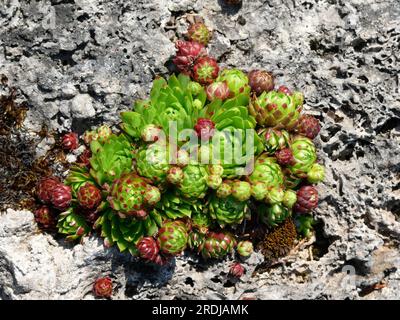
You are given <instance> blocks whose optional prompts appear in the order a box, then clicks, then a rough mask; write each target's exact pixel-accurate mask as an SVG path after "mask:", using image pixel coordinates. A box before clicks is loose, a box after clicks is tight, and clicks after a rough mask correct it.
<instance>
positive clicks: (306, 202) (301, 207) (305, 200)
mask: <svg viewBox="0 0 400 320" xmlns="http://www.w3.org/2000/svg"><path fill="white" fill-rule="evenodd" d="M317 205H318V191H317V189H315V188H314V187H313V186H303V187H301V188H300V189H299V190H298V191H297V201H296V204H295V205H294V210H295V211H296V212H300V213H307V212H310V211H311V210H312V209H315V208H316V207H317Z"/></svg>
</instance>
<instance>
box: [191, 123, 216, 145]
mask: <svg viewBox="0 0 400 320" xmlns="http://www.w3.org/2000/svg"><path fill="white" fill-rule="evenodd" d="M194 130H195V131H196V133H197V136H198V137H199V138H200V139H201V140H203V141H206V140H209V139H210V138H211V137H212V136H213V135H214V132H215V124H214V122H212V120H211V119H207V118H200V119H198V120H197V123H196V125H195V126H194Z"/></svg>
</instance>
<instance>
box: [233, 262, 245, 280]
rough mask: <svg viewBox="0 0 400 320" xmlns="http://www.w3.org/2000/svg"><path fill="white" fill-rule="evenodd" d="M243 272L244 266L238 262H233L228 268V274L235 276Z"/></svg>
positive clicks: (238, 276)
mask: <svg viewBox="0 0 400 320" xmlns="http://www.w3.org/2000/svg"><path fill="white" fill-rule="evenodd" d="M244 272H245V269H244V267H243V266H242V265H241V264H240V263H239V262H235V263H234V264H232V266H231V267H230V269H229V275H230V276H232V277H235V278H241V277H242V276H243V274H244Z"/></svg>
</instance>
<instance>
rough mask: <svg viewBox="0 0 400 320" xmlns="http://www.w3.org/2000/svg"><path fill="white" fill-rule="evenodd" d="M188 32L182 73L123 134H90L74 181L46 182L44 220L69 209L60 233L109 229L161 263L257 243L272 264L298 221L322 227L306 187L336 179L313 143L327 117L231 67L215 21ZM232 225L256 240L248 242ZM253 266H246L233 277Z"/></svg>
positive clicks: (179, 56)
mask: <svg viewBox="0 0 400 320" xmlns="http://www.w3.org/2000/svg"><path fill="white" fill-rule="evenodd" d="M227 2H232V3H233V2H238V1H227ZM189 20H194V21H196V20H198V19H189ZM189 20H188V21H189ZM187 37H188V39H190V41H177V42H176V48H177V53H176V56H175V58H174V59H173V62H174V63H175V65H176V67H177V69H178V70H179V71H180V72H181V73H180V74H177V75H171V76H169V78H168V79H164V78H161V77H156V78H155V80H154V81H153V85H152V88H151V91H150V96H149V97H148V98H147V99H144V100H137V101H136V102H135V103H134V106H133V109H132V110H129V111H125V112H122V113H121V119H122V123H121V124H120V128H121V129H122V131H121V132H118V133H113V132H112V130H111V128H110V127H109V126H107V125H103V126H100V127H98V128H96V129H93V130H91V131H87V132H86V133H85V135H84V139H83V140H84V142H85V144H86V145H87V146H88V145H89V146H90V150H89V149H85V150H84V152H83V153H82V154H81V156H80V158H79V160H78V161H77V162H76V163H75V164H74V165H72V166H71V167H70V169H69V173H68V176H67V178H66V179H65V181H64V183H65V185H64V184H62V183H61V181H60V180H59V179H58V178H55V177H47V178H44V179H42V180H41V181H40V182H39V184H38V186H37V190H36V192H37V198H38V199H39V200H40V201H41V203H42V204H41V205H42V206H41V207H40V208H39V209H38V210H36V212H35V219H36V220H37V221H38V223H39V225H41V226H42V227H45V228H50V227H52V226H53V224H52V218H53V217H54V213H57V211H56V210H62V213H61V214H60V215H59V216H58V223H57V228H58V230H59V232H60V233H63V234H65V235H66V236H67V239H68V240H78V239H82V237H83V236H85V235H88V234H90V231H91V230H92V229H99V231H100V235H101V237H103V238H104V246H105V247H111V246H113V245H116V246H117V247H118V249H119V250H120V251H121V252H127V251H128V252H130V253H131V254H132V255H134V256H138V257H140V258H141V259H143V260H145V261H147V262H152V263H155V264H158V265H165V264H167V263H168V262H169V261H170V260H171V259H173V257H174V256H176V255H179V254H181V253H182V252H183V251H184V250H185V249H186V248H187V247H188V248H190V249H193V250H195V251H196V253H197V254H200V255H202V256H203V257H204V258H205V259H207V258H223V257H224V256H226V255H227V254H229V253H231V252H232V251H233V249H234V248H235V247H236V249H237V253H238V255H240V256H242V257H247V256H249V255H250V254H251V252H253V250H254V248H253V242H257V243H259V246H258V248H260V249H261V251H262V252H263V254H264V255H265V257H266V258H267V259H276V258H279V257H281V256H282V255H284V254H286V253H287V252H288V251H289V250H290V249H291V247H293V244H294V241H295V239H296V237H297V232H296V226H297V231H298V232H299V233H300V234H302V235H303V236H309V235H310V234H311V230H312V223H313V220H312V217H311V215H310V214H308V213H309V212H310V211H311V210H312V209H313V208H315V207H316V205H317V203H318V194H317V191H316V189H315V188H314V187H313V186H311V185H305V183H307V182H308V183H309V184H316V183H318V182H321V181H322V180H323V179H324V175H325V172H324V167H323V166H322V165H320V164H318V163H316V159H317V156H316V150H315V146H314V144H313V141H312V139H313V138H315V136H316V135H317V134H318V132H319V130H320V124H319V122H318V120H317V119H315V118H314V117H313V116H309V115H301V111H302V108H303V100H304V97H303V95H302V93H300V92H297V91H293V92H292V91H291V90H289V89H288V88H287V87H286V86H280V87H279V88H278V89H274V88H275V84H274V77H273V75H272V74H271V73H269V72H266V71H263V70H252V71H250V72H249V73H248V74H247V75H246V74H245V73H243V72H242V71H240V70H238V69H225V70H222V72H221V73H220V74H219V67H218V65H217V62H216V60H215V59H213V58H211V57H210V56H208V54H207V51H206V49H205V47H204V45H206V44H207V43H208V41H209V39H210V32H209V30H208V29H207V28H206V26H205V25H204V24H203V23H195V22H193V24H192V25H191V26H190V28H189V29H188V34H187ZM199 138H200V139H199ZM74 139H75V140H76V141H75V140H74ZM61 144H62V145H63V147H64V149H65V150H73V149H74V148H76V147H77V146H78V137H77V136H76V135H75V134H73V133H70V134H69V135H66V136H64V137H63V142H62V143H61ZM87 146H86V147H87ZM76 153H77V152H76ZM250 198H252V199H250ZM52 210H55V211H54V212H53V211H52ZM252 211H253V212H252ZM292 212H294V214H295V216H294V218H292V217H291V215H292ZM252 213H255V214H253V215H252ZM243 220H246V221H245V223H243ZM294 223H296V226H295V225H294ZM239 224H241V225H240V226H238V225H239ZM229 231H231V232H233V233H234V234H235V235H237V236H239V237H240V238H241V239H246V240H242V241H240V242H239V243H238V244H237V246H236V239H235V235H234V234H233V233H229ZM263 239H264V240H263ZM260 240H261V242H260ZM243 272H244V268H243V266H242V265H240V264H238V263H235V264H234V265H233V266H232V268H231V271H230V275H231V276H234V277H240V276H241V275H242V274H243ZM109 282H110V281H108V280H107V281H104V286H105V288H104V291H107V290H110V283H109ZM107 285H108V287H107ZM106 287H107V288H106ZM101 290H102V288H101V285H100V289H99V292H100V291H101ZM111 291H112V284H111ZM111 291H110V292H106V293H101V294H99V296H100V295H102V296H105V297H109V296H111Z"/></svg>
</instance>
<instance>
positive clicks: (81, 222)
mask: <svg viewBox="0 0 400 320" xmlns="http://www.w3.org/2000/svg"><path fill="white" fill-rule="evenodd" d="M57 228H58V232H59V233H61V234H64V235H66V240H67V241H74V240H78V239H81V238H82V237H83V236H85V235H87V234H88V233H89V232H90V227H89V226H88V224H87V223H86V221H85V218H84V217H83V216H81V215H79V214H77V213H76V212H75V211H74V209H73V208H69V209H68V210H66V211H64V212H62V213H61V214H60V215H59V216H58V223H57Z"/></svg>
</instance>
